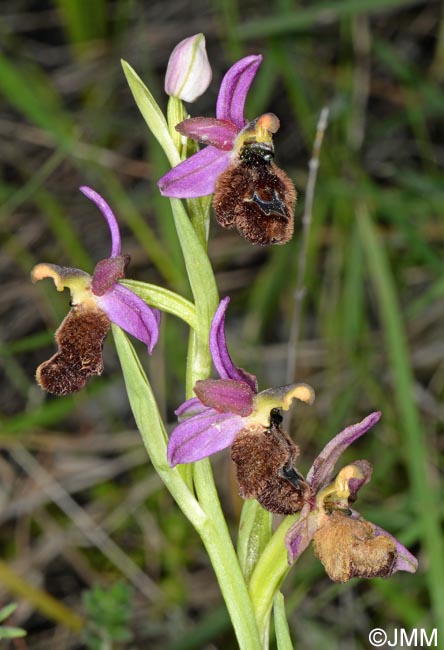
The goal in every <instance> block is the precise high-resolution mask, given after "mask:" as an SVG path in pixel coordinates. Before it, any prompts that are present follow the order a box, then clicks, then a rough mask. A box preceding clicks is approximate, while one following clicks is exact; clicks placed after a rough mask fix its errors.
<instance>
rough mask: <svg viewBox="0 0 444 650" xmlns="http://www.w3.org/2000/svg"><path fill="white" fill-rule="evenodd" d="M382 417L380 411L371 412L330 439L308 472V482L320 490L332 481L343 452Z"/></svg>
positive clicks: (316, 489) (314, 488)
mask: <svg viewBox="0 0 444 650" xmlns="http://www.w3.org/2000/svg"><path fill="white" fill-rule="evenodd" d="M380 417H381V412H380V411H375V412H374V413H370V415H368V416H367V417H366V418H364V420H362V422H358V423H357V424H352V425H351V426H349V427H347V428H346V429H344V430H343V431H341V433H338V435H337V436H335V437H334V438H333V440H330V442H329V443H328V444H327V445H326V446H325V447H324V449H323V450H322V451H321V453H320V454H319V456H318V457H317V458H316V460H315V461H314V463H313V465H312V466H311V468H310V470H309V472H308V474H307V483H309V484H310V485H311V486H312V488H313V490H314V491H316V492H318V491H319V490H320V489H321V488H322V487H324V485H326V484H327V483H330V481H331V479H332V475H333V470H334V467H335V465H336V462H337V461H338V458H339V457H340V456H341V454H343V453H344V451H345V450H346V449H347V447H348V446H349V445H351V443H352V442H354V441H355V440H357V439H358V438H360V437H361V436H362V435H364V433H366V432H367V431H368V430H369V429H371V427H372V426H373V425H375V424H376V423H377V422H378V420H379V418H380Z"/></svg>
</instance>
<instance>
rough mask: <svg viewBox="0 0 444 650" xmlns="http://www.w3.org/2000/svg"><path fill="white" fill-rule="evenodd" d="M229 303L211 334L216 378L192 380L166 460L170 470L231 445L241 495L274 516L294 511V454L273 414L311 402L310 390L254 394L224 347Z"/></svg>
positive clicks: (250, 379) (298, 387)
mask: <svg viewBox="0 0 444 650" xmlns="http://www.w3.org/2000/svg"><path fill="white" fill-rule="evenodd" d="M229 300H230V299H229V298H228V297H227V298H225V299H224V300H222V301H221V303H220V305H219V307H218V309H217V310H216V313H215V315H214V318H213V322H212V325H211V330H210V351H211V356H212V359H213V364H214V367H215V368H216V370H217V372H218V374H219V377H220V379H205V380H203V381H198V382H196V385H195V387H194V392H195V394H196V396H197V397H193V398H192V399H189V400H188V401H186V402H185V403H184V404H182V405H181V406H180V407H179V408H178V409H177V411H176V415H177V416H178V418H179V422H180V424H179V425H178V426H177V427H176V428H175V429H174V430H173V432H172V434H171V437H170V440H169V444H168V462H169V464H170V465H171V466H172V467H174V466H175V465H177V464H178V463H190V462H193V461H197V460H200V459H202V458H206V457H207V456H210V455H211V454H214V453H216V452H218V451H220V450H222V449H225V448H226V447H230V446H232V458H233V460H234V461H235V463H236V465H237V470H238V472H237V476H238V481H239V485H240V492H241V495H242V496H243V497H244V498H253V497H254V498H257V499H258V500H259V501H260V502H261V503H262V504H263V505H264V507H267V509H269V510H272V511H273V512H296V511H297V510H299V509H300V503H299V502H300V498H301V494H300V492H299V490H298V489H297V482H298V479H299V478H300V475H299V474H298V473H297V471H296V470H295V468H294V461H295V459H296V457H297V455H298V453H299V450H298V448H297V447H296V445H294V443H293V442H292V441H291V439H290V438H289V437H288V436H287V435H286V434H285V433H284V432H283V431H282V430H281V429H280V426H279V425H280V420H279V417H278V416H277V415H276V413H275V410H276V409H284V410H288V409H289V408H290V406H291V403H292V401H293V399H295V398H296V399H299V400H302V401H304V402H308V403H312V401H313V399H314V392H313V389H312V388H311V387H310V386H308V385H307V384H290V385H288V386H282V387H280V388H276V389H268V390H264V391H262V392H258V386H257V380H256V377H255V376H254V375H251V374H250V373H248V372H246V371H245V370H243V369H242V368H238V367H237V366H235V365H234V363H233V361H232V359H231V357H230V354H229V352H228V349H227V344H226V339H225V329H224V328H225V312H226V309H227V307H228V303H229ZM253 474H254V475H253ZM270 483H272V484H273V485H272V488H271V489H269V488H270ZM295 484H296V485H295ZM295 487H296V489H295ZM283 493H285V497H286V498H283ZM290 502H291V503H290Z"/></svg>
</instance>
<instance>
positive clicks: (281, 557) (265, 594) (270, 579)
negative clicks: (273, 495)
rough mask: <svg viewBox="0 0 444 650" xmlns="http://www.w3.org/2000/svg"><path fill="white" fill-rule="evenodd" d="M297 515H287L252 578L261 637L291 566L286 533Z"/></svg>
mask: <svg viewBox="0 0 444 650" xmlns="http://www.w3.org/2000/svg"><path fill="white" fill-rule="evenodd" d="M296 519H297V515H296V516H295V515H291V516H289V517H286V518H285V519H284V521H283V522H282V523H281V525H280V526H279V528H278V529H277V530H276V532H275V533H274V535H273V537H272V538H271V539H270V541H269V543H268V544H267V546H266V547H265V549H264V551H263V553H262V555H261V557H260V558H259V560H258V562H257V564H256V567H255V569H254V571H253V574H252V576H251V580H250V586H249V591H250V596H251V600H252V601H253V608H254V612H255V618H256V621H257V625H258V627H259V633H260V635H261V638H264V636H265V635H266V633H267V630H268V623H269V618H270V613H271V608H272V606H273V601H274V597H275V595H276V593H277V591H278V589H279V587H280V586H281V584H282V582H283V580H284V578H285V576H286V575H287V573H288V571H289V569H290V567H289V565H288V560H287V551H286V548H285V535H286V534H287V531H288V529H289V528H290V526H292V525H293V524H294V522H295V521H296Z"/></svg>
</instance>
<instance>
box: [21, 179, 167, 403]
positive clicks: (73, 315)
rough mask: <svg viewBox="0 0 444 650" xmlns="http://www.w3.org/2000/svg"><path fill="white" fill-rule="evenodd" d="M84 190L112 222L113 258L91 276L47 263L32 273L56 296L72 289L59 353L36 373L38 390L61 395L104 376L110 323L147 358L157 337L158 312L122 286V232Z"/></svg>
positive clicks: (105, 208)
mask: <svg viewBox="0 0 444 650" xmlns="http://www.w3.org/2000/svg"><path fill="white" fill-rule="evenodd" d="M80 191H81V192H83V194H84V195H85V196H86V197H87V198H89V199H90V200H91V201H93V202H94V203H95V204H96V205H97V207H98V208H99V210H100V211H101V212H102V214H103V216H104V217H105V219H106V221H107V223H108V227H109V230H110V234H111V253H110V256H109V257H108V258H107V259H105V260H101V261H100V262H98V264H97V265H96V267H95V269H94V273H93V275H92V276H90V275H89V274H88V273H85V272H84V271H81V270H80V269H73V268H68V267H64V266H57V265H56V264H46V263H43V264H37V266H35V267H34V269H33V270H32V273H31V278H32V281H33V282H37V281H38V280H43V279H44V278H52V279H53V281H54V284H55V286H56V288H57V290H58V291H63V289H65V288H68V289H69V290H70V292H71V309H70V311H69V313H68V315H67V316H66V317H65V319H64V320H63V321H62V323H61V325H60V326H59V328H58V330H57V332H56V334H55V338H56V342H57V345H58V352H57V353H56V354H55V355H54V356H52V357H51V358H50V359H49V360H48V361H45V362H44V363H42V364H41V365H40V366H39V367H38V368H37V373H36V379H37V383H38V384H39V385H40V387H41V388H43V389H44V390H46V391H48V392H49V393H53V394H54V395H59V396H60V395H68V394H70V393H74V392H76V391H78V390H80V389H81V388H83V386H84V385H85V383H86V381H87V379H88V378H89V377H90V376H91V375H100V374H101V373H102V371H103V359H102V345H103V341H104V339H105V337H106V335H107V333H108V331H109V329H110V324H111V322H112V323H115V324H116V325H119V327H121V328H122V329H124V330H125V331H126V332H128V333H129V334H132V335H133V336H135V337H136V338H137V339H139V340H140V341H143V342H144V343H145V344H146V346H147V348H148V353H149V354H151V353H152V351H153V348H154V346H155V345H156V343H157V339H158V335H159V321H160V312H159V311H158V310H157V309H153V308H152V307H149V306H148V305H147V304H146V303H145V302H144V301H143V300H142V299H141V298H139V296H137V295H136V294H135V293H134V292H133V291H131V290H130V289H127V288H126V287H124V286H122V285H121V284H119V282H118V281H119V280H120V279H121V278H123V277H125V270H126V267H127V265H128V263H129V256H128V255H121V250H120V248H121V242H120V232H119V227H118V224H117V221H116V218H115V216H114V214H113V212H112V210H111V208H110V207H109V205H108V204H107V203H106V201H105V200H104V199H103V198H102V197H101V196H100V195H99V194H97V192H95V191H94V190H92V189H91V188H89V187H81V188H80Z"/></svg>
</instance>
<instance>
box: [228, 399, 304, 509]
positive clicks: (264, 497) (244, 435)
mask: <svg viewBox="0 0 444 650" xmlns="http://www.w3.org/2000/svg"><path fill="white" fill-rule="evenodd" d="M273 411H275V409H273ZM273 411H272V412H271V417H270V426H269V427H268V428H265V427H264V426H262V425H261V424H250V425H249V426H247V427H245V429H242V431H240V432H239V433H238V434H237V436H236V438H235V440H234V443H233V445H232V447H231V458H232V459H233V461H234V463H235V464H236V476H237V480H238V483H239V494H240V495H241V497H243V498H244V499H257V500H258V501H259V503H260V504H261V505H262V507H263V508H265V509H266V510H269V511H270V512H274V513H276V514H283V515H288V514H292V513H294V512H299V510H301V508H302V506H303V505H304V502H305V500H306V498H307V496H308V492H309V486H308V485H307V484H306V483H305V481H304V479H303V477H302V476H301V475H300V474H299V472H298V471H297V470H296V469H295V467H294V462H295V461H296V458H297V457H298V456H299V448H298V447H297V446H296V445H295V444H294V442H293V441H292V440H291V438H290V437H289V436H288V435H287V434H286V433H285V432H284V431H283V430H282V428H281V426H280V423H281V420H282V418H281V416H280V415H276V413H274V412H273Z"/></svg>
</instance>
